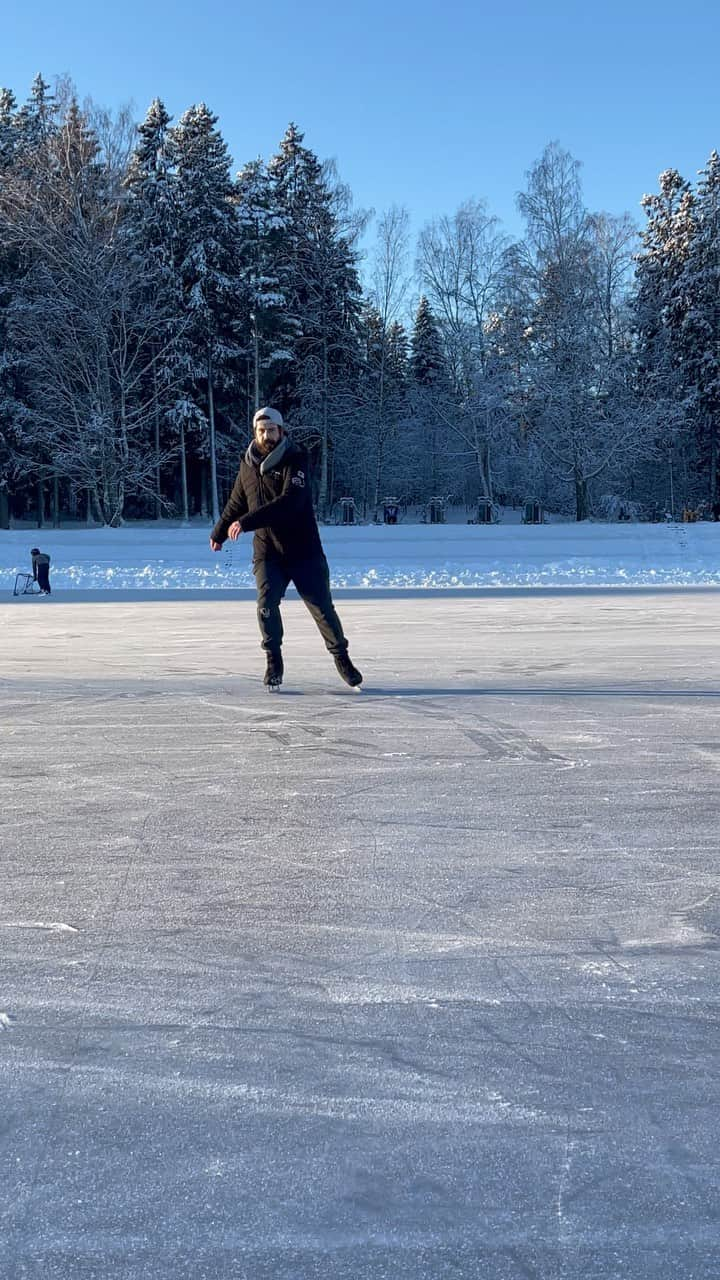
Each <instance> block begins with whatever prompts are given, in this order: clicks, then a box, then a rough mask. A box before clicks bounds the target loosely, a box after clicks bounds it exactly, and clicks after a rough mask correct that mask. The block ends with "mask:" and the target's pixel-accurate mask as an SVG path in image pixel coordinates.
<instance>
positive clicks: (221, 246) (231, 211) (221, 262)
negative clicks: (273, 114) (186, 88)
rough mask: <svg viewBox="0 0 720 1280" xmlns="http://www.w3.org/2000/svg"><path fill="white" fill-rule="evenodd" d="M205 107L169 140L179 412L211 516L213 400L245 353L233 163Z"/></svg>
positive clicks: (228, 385)
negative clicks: (193, 435) (195, 432)
mask: <svg viewBox="0 0 720 1280" xmlns="http://www.w3.org/2000/svg"><path fill="white" fill-rule="evenodd" d="M216 125H217V116H214V115H213V114H212V113H211V112H210V111H209V109H208V108H207V106H205V104H204V103H200V105H199V106H194V107H191V108H190V109H189V110H188V111H186V112H185V114H184V115H183V116H182V117H181V119H180V120H179V122H178V124H177V125H176V126H175V127H174V128H173V129H171V130H170V132H169V136H168V155H169V159H170V163H171V164H172V167H173V170H174V174H175V190H176V197H177V209H178V230H177V238H176V246H175V262H176V265H177V271H178V274H179V278H180V282H181V288H182V298H183V307H184V309H185V312H186V315H187V325H186V328H185V331H184V334H183V337H182V339H181V342H180V344H179V345H180V349H181V358H182V361H183V363H184V366H185V371H186V395H185V399H184V401H183V404H182V407H181V408H180V410H179V412H180V413H181V415H182V416H183V417H184V418H185V421H186V422H188V423H190V424H193V423H194V424H195V426H196V427H199V428H200V431H201V435H202V437H203V444H202V448H203V451H204V453H205V455H206V456H207V457H209V463H210V496H211V507H212V515H213V518H214V519H217V518H218V515H219V499H218V478H217V463H218V433H217V421H216V402H217V399H218V394H220V395H221V396H222V394H223V393H231V392H232V390H233V389H234V388H236V387H237V380H238V367H239V363H240V360H241V358H242V356H243V355H244V348H243V345H242V343H241V342H240V341H239V339H238V335H237V333H236V329H235V318H236V314H237V309H238V302H239V298H240V296H241V281H240V277H239V264H238V253H237V244H238V239H237V213H236V208H235V203H234V191H233V185H232V182H231V179H230V157H229V154H228V150H227V147H226V145H225V142H224V140H223V138H222V135H221V133H220V132H219V130H218V129H217V128H216Z"/></svg>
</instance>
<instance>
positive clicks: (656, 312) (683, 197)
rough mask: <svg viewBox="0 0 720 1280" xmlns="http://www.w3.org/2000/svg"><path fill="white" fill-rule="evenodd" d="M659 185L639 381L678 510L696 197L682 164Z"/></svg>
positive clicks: (643, 298)
mask: <svg viewBox="0 0 720 1280" xmlns="http://www.w3.org/2000/svg"><path fill="white" fill-rule="evenodd" d="M659 186H660V190H659V193H658V194H657V195H645V196H643V199H642V205H643V208H644V210H645V214H646V217H647V223H646V225H645V228H644V229H643V232H642V234H641V242H642V247H641V250H640V253H639V254H638V255H637V268H636V289H635V298H634V315H635V324H636V332H637V382H638V394H639V396H640V399H641V402H642V403H643V405H644V407H645V409H646V411H647V412H648V413H649V414H651V415H652V414H654V416H655V418H656V419H657V429H656V441H657V446H658V448H659V450H660V452H661V454H662V455H663V456H664V457H665V458H666V460H667V467H668V475H669V499H670V507H671V509H672V510H674V509H675V506H676V501H675V487H676V483H675V477H676V473H677V463H678V462H679V464H680V466H681V468H682V470H683V471H685V472H686V471H687V469H688V467H689V466H691V465H692V463H693V461H694V452H695V450H694V441H693V440H692V437H691V432H690V430H689V428H690V423H689V421H688V415H687V412H686V407H685V399H686V392H687V387H686V383H685V376H684V371H683V365H682V351H681V342H680V333H681V328H682V317H683V314H684V311H685V307H684V303H683V300H682V289H681V285H680V282H681V278H682V275H683V272H684V270H685V262H686V259H687V255H688V251H689V246H690V243H691V241H692V224H693V220H694V201H695V197H694V193H693V192H692V190H691V188H690V184H689V183H688V182H686V181H685V179H684V178H682V177H681V175H680V174H679V173H678V171H677V170H676V169H666V170H665V171H664V172H663V173H661V174H660V178H659ZM688 496H689V495H688V494H687V493H686V494H684V496H683V501H687V499H688Z"/></svg>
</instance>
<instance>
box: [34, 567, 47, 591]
mask: <svg viewBox="0 0 720 1280" xmlns="http://www.w3.org/2000/svg"><path fill="white" fill-rule="evenodd" d="M37 581H38V586H39V588H40V590H41V591H47V593H48V595H50V565H49V564H39V565H38V567H37Z"/></svg>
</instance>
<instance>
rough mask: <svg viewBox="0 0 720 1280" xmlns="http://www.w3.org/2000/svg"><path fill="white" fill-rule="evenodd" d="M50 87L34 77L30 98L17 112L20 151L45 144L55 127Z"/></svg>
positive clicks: (54, 109) (53, 103)
mask: <svg viewBox="0 0 720 1280" xmlns="http://www.w3.org/2000/svg"><path fill="white" fill-rule="evenodd" d="M49 89H50V85H49V84H48V83H47V81H45V80H43V78H42V76H41V75H39V74H38V75H36V77H35V79H34V80H33V82H32V86H31V88H30V97H29V98H28V100H27V102H26V103H25V104H24V106H22V107H21V108H20V110H19V111H18V117H17V125H18V132H19V142H18V145H19V147H20V149H21V150H22V151H27V150H32V148H33V147H37V146H39V145H40V144H41V143H42V142H45V141H46V139H47V138H48V136H49V135H50V133H51V132H52V131H53V130H54V129H55V128H56V127H57V124H56V119H55V116H56V111H57V104H56V102H55V98H54V96H53V94H51V93H50V92H49Z"/></svg>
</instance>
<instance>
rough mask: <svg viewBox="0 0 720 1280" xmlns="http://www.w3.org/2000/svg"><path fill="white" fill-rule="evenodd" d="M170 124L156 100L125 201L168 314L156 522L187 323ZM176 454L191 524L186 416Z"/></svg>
mask: <svg viewBox="0 0 720 1280" xmlns="http://www.w3.org/2000/svg"><path fill="white" fill-rule="evenodd" d="M170 122H171V117H170V116H169V114H168V112H167V110H166V108H165V106H164V104H163V103H162V102H161V101H160V99H159V98H155V99H154V100H153V102H152V103H151V104H150V107H149V108H148V111H147V114H146V116H145V119H144V121H143V122H142V124H141V125H139V126H138V129H137V133H138V141H137V144H136V147H135V150H134V152H133V155H132V157H131V160H130V163H129V166H128V169H127V174H126V177H125V189H126V197H127V198H126V204H125V219H124V228H123V229H124V233H125V237H126V242H127V249H128V253H129V255H130V257H131V259H132V260H133V262H134V263H135V264H137V265H139V266H140V267H141V269H142V270H143V271H144V273H145V278H146V282H147V290H148V297H149V298H152V299H153V301H154V305H155V307H156V309H157V308H159V309H161V310H162V312H163V313H164V315H165V316H166V323H165V325H164V326H158V329H157V332H156V335H155V339H154V343H153V350H152V352H151V353H150V355H151V368H150V371H149V374H148V377H149V379H150V380H151V383H152V400H153V406H154V408H153V445H154V452H155V458H156V472H155V515H156V518H158V519H159V518H160V516H161V514H162V509H163V498H162V482H161V469H160V458H161V455H162V452H163V450H164V449H166V448H167V446H166V442H165V439H164V436H165V435H166V432H165V431H164V429H163V426H164V423H165V422H167V421H168V420H169V419H170V418H171V417H172V411H173V409H174V407H175V405H176V402H177V400H178V396H179V391H180V383H181V373H180V370H179V367H178V358H177V351H178V344H179V341H180V339H181V337H182V334H183V330H184V325H185V317H184V314H183V309H182V291H181V284H180V279H179V276H178V272H177V270H176V265H175V242H176V239H177V234H178V225H177V224H178V204H177V199H176V193H175V189H174V177H173V173H172V170H171V165H170V160H169V157H168V131H169V128H170ZM178 454H179V459H180V493H181V507H182V513H183V517H184V519H185V520H187V519H188V515H189V503H188V484H187V454H186V442H185V429H184V420H183V416H182V414H180V415H179V440H178Z"/></svg>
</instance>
